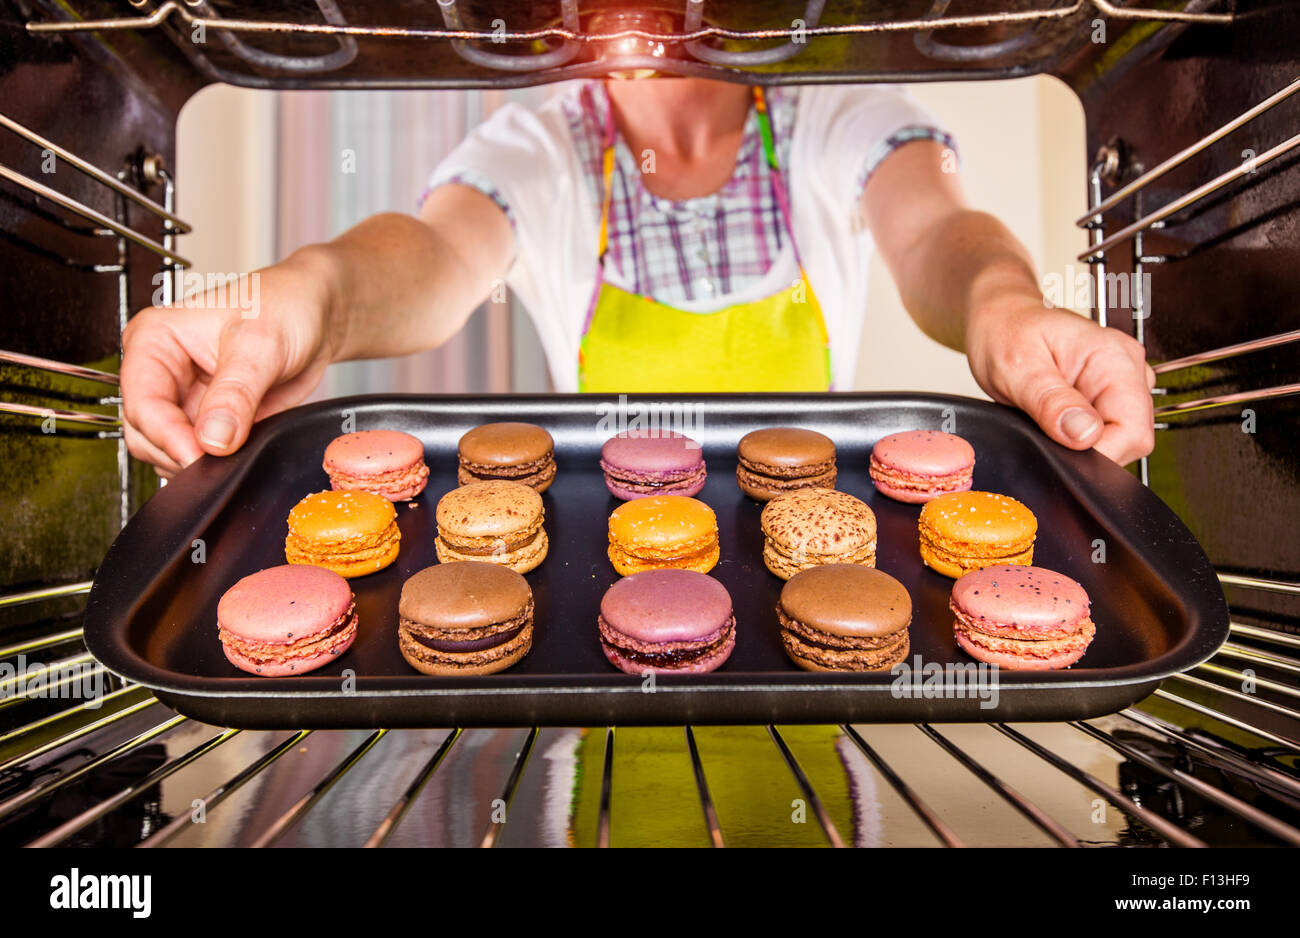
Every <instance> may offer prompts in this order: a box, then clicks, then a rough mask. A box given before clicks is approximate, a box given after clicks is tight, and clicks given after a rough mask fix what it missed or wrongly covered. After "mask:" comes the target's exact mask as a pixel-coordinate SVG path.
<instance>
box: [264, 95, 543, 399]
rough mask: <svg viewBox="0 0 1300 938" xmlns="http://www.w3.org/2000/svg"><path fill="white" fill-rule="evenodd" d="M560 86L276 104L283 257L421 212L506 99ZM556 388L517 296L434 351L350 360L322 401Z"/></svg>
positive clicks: (534, 99)
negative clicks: (423, 199)
mask: <svg viewBox="0 0 1300 938" xmlns="http://www.w3.org/2000/svg"><path fill="white" fill-rule="evenodd" d="M553 93H554V89H553V88H550V87H546V86H544V87H541V88H529V89H521V90H511V91H347V92H337V91H330V92H325V91H298V92H283V93H281V94H280V95H279V97H278V101H277V160H276V171H277V176H278V178H277V180H276V183H277V185H276V187H275V191H276V192H277V196H276V198H277V204H276V205H275V218H276V236H275V241H276V253H277V256H279V257H284V256H285V255H287V254H288V253H289V252H291V251H292V250H294V249H295V248H297V247H299V246H301V245H303V244H308V243H311V242H316V241H325V240H328V239H330V238H332V237H334V236H336V235H338V234H340V233H342V232H343V231H345V230H346V229H348V228H350V227H351V226H352V225H355V224H356V223H357V222H359V221H361V220H362V219H363V218H366V217H367V216H369V215H373V214H374V213H376V212H382V211H397V212H408V213H412V212H414V211H415V204H416V200H417V199H418V198H419V195H420V192H421V191H422V190H423V188H424V185H425V182H426V181H427V179H428V177H429V174H430V173H431V172H432V171H433V168H434V167H435V166H436V165H437V164H438V162H439V161H440V160H441V159H442V158H443V157H444V156H446V154H447V153H449V152H450V151H451V149H452V148H453V147H454V146H455V145H456V144H457V143H459V142H460V140H461V139H463V137H464V136H465V134H466V133H467V132H468V131H470V130H471V129H472V128H473V127H474V126H476V125H477V124H478V123H479V122H481V121H482V120H484V119H486V118H487V117H488V116H489V115H491V113H492V112H493V111H495V110H496V109H497V108H498V107H500V106H501V105H502V104H504V103H505V102H506V101H518V102H519V103H521V104H523V105H525V106H527V107H536V106H538V105H540V104H541V103H542V102H543V101H545V100H546V98H547V97H549V96H550V95H551V94H553ZM547 390H550V383H549V377H548V376H547V371H546V364H545V359H544V357H543V355H542V352H541V348H540V346H539V345H538V343H537V341H536V336H535V334H534V333H533V329H532V325H531V323H530V322H529V321H528V317H527V315H526V313H525V312H524V311H523V309H521V308H520V307H519V304H518V302H517V301H516V300H514V299H513V297H507V299H506V300H505V302H500V303H493V302H490V301H489V302H486V303H484V304H483V305H482V306H481V307H479V309H478V310H476V311H475V312H474V314H473V315H472V316H471V317H470V319H469V322H468V323H466V326H465V328H464V329H462V330H461V331H460V332H459V333H458V334H457V335H456V336H455V337H453V338H452V339H451V340H450V341H448V342H447V343H446V344H445V345H443V346H442V347H441V348H438V349H435V350H433V351H431V352H423V353H420V354H416V355H408V356H405V357H403V358H391V359H379V360H373V361H363V362H343V363H340V364H336V365H332V366H330V368H329V369H328V371H327V373H326V376H325V379H324V381H322V382H321V385H320V387H319V388H318V389H317V391H316V393H315V395H314V396H313V399H320V398H325V397H339V396H343V395H349V394H364V393H401V392H415V393H464V394H486V393H497V392H505V391H517V392H537V391H547Z"/></svg>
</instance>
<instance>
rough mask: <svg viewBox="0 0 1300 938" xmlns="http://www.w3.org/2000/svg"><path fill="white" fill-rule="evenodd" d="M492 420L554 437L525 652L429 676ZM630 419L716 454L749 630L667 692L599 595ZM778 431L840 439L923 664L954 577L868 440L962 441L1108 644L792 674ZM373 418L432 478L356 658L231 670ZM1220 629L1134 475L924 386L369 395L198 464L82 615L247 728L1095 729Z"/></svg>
mask: <svg viewBox="0 0 1300 938" xmlns="http://www.w3.org/2000/svg"><path fill="white" fill-rule="evenodd" d="M496 420H524V421H529V422H532V423H537V424H540V425H542V426H544V427H546V428H547V429H548V430H550V432H551V434H552V435H553V436H554V437H555V443H556V461H557V462H558V464H559V471H558V475H557V477H556V480H555V483H554V485H552V486H551V488H550V490H549V491H547V492H546V493H545V494H544V496H543V500H544V502H545V507H546V522H545V524H546V530H547V533H548V535H549V537H550V554H549V556H548V557H547V559H546V561H545V562H544V563H543V564H542V565H541V566H540V567H539V568H538V569H537V570H535V571H533V572H532V573H529V574H528V575H527V577H528V581H529V582H530V583H531V585H532V588H533V592H534V595H535V600H536V627H535V633H534V641H533V648H532V651H531V653H530V654H529V655H528V656H527V657H526V658H525V659H524V660H523V661H522V662H520V663H519V664H518V665H516V666H515V667H514V668H511V669H510V670H508V671H505V672H502V673H499V674H495V675H489V676H485V677H460V678H458V677H429V676H426V675H422V674H419V673H417V672H415V671H414V670H412V669H411V668H410V666H409V665H407V664H406V662H405V661H404V660H403V659H402V657H401V655H400V654H399V652H398V648H397V632H396V629H397V599H398V595H399V592H400V590H401V586H402V582H403V581H404V580H405V579H406V578H407V577H409V576H411V575H412V574H414V573H415V572H417V571H418V570H421V569H423V568H424V567H426V566H428V565H430V564H433V563H436V562H437V561H436V558H435V555H434V546H433V538H434V533H435V525H434V506H435V504H436V502H437V499H438V497H439V496H441V495H442V494H443V493H444V492H446V491H448V490H449V489H451V488H453V487H454V486H455V484H456V444H457V441H458V439H459V438H460V436H461V434H463V433H464V432H465V431H466V430H468V429H470V428H471V427H474V426H477V425H479V424H481V423H487V422H489V421H496ZM638 421H639V422H640V423H641V424H642V425H648V426H652V425H658V426H661V427H664V428H669V429H681V430H684V431H685V432H686V433H687V434H688V435H689V436H691V437H693V438H695V439H697V440H699V441H700V442H701V443H702V444H703V447H704V455H705V458H706V460H707V463H708V482H707V484H706V485H705V488H704V491H703V492H701V493H700V496H699V497H700V498H702V499H703V500H704V501H705V502H707V503H708V504H709V505H711V506H712V507H713V510H714V511H715V512H716V513H717V516H718V525H719V529H720V537H721V547H722V559H721V562H720V563H719V564H718V566H717V567H716V568H715V569H714V570H713V571H712V575H713V576H715V577H717V578H718V579H719V580H720V581H721V582H722V583H723V584H724V585H725V586H726V587H727V589H728V590H729V591H730V593H731V596H732V599H733V601H734V605H735V612H736V622H737V642H736V648H735V651H734V653H733V654H732V656H731V658H730V660H729V661H728V662H727V663H726V664H725V665H723V666H722V667H721V668H720V669H718V670H717V671H715V672H713V673H712V674H705V675H681V676H677V677H672V676H659V677H658V678H657V679H656V681H655V682H654V686H653V688H648V687H647V686H645V682H643V680H642V679H641V678H639V677H632V676H629V675H625V674H623V673H621V672H619V671H616V670H615V669H613V668H612V667H610V665H609V664H608V663H607V662H606V660H605V658H604V657H603V655H602V654H601V650H600V646H599V643H598V640H597V631H596V614H597V610H598V608H599V604H600V598H601V595H602V594H603V593H604V591H605V590H606V588H608V587H609V586H610V585H611V584H612V583H613V582H614V581H615V580H616V579H617V578H618V577H617V574H616V573H615V572H614V570H613V568H612V567H611V566H610V563H609V560H608V559H607V558H606V554H605V549H606V546H607V539H606V519H607V518H608V516H609V513H610V512H611V511H612V510H613V509H615V508H616V507H618V505H619V504H620V503H619V502H618V501H617V500H615V499H614V498H613V497H612V496H610V495H609V493H608V492H607V491H606V489H605V487H604V484H603V482H602V477H601V473H600V469H599V465H598V463H599V451H600V446H601V444H602V443H603V442H604V441H605V440H606V439H608V438H609V437H610V436H612V435H613V434H614V433H616V432H619V431H620V430H623V429H627V428H628V427H629V426H637V425H638ZM779 425H797V426H803V427H809V428H811V429H815V430H820V431H821V432H823V433H825V434H827V435H828V436H830V437H831V438H832V439H833V440H834V441H835V443H836V446H837V448H838V457H839V458H838V464H839V481H838V483H837V487H838V488H840V489H842V490H844V491H846V492H850V493H852V494H854V495H856V496H858V497H859V498H862V499H864V500H865V501H866V502H867V503H868V504H870V505H871V507H872V508H873V509H874V510H875V512H876V516H877V519H878V523H879V539H878V551H877V565H878V566H879V568H880V569H881V570H884V571H885V572H887V573H889V574H891V575H893V576H894V577H896V578H898V579H899V580H900V581H901V582H902V583H903V585H904V586H905V587H906V588H907V590H908V592H909V593H910V594H911V596H912V601H913V606H914V612H913V621H912V626H911V641H912V652H911V654H912V655H913V656H920V661H921V663H922V664H923V665H924V664H930V663H935V664H938V665H947V664H958V663H967V664H970V663H973V662H972V659H970V658H968V657H967V656H966V655H965V653H963V652H962V651H961V650H960V649H959V648H958V647H957V645H956V643H955V642H954V640H953V634H952V617H951V614H950V613H949V611H948V607H947V603H948V596H949V593H950V590H951V588H952V581H951V580H949V579H948V578H946V577H943V576H940V575H939V574H937V573H935V572H933V571H932V570H929V569H928V568H926V567H925V566H924V565H923V564H922V563H921V560H920V556H919V554H918V550H917V531H916V519H917V514H918V512H919V510H920V508H919V506H916V505H905V504H901V503H898V502H894V501H891V500H890V499H887V498H885V497H883V496H881V495H880V494H879V493H877V492H876V491H875V489H874V488H873V487H872V485H871V480H870V477H869V475H868V473H867V465H868V458H869V455H870V452H871V447H872V446H873V445H874V444H875V442H876V440H878V439H880V438H881V437H882V436H885V435H886V434H889V433H894V432H897V431H899V430H910V429H916V428H935V429H948V430H952V431H953V432H956V433H959V434H960V435H962V436H963V437H965V438H966V439H967V440H969V441H970V442H971V444H972V445H973V446H974V447H975V452H976V465H975V487H976V488H977V489H984V490H990V491H995V492H1003V493H1006V494H1008V495H1012V496H1014V497H1015V498H1017V499H1019V500H1020V501H1022V502H1024V503H1025V504H1026V505H1028V506H1029V508H1030V509H1032V510H1033V512H1034V513H1035V514H1036V515H1037V516H1038V523H1039V529H1038V530H1039V533H1038V541H1037V544H1036V545H1035V549H1034V562H1035V564H1037V565H1039V566H1044V567H1049V568H1051V569H1054V570H1058V571H1060V572H1062V573H1065V574H1067V575H1069V576H1071V577H1073V578H1075V579H1076V580H1078V581H1079V582H1080V583H1082V584H1083V586H1084V587H1085V588H1086V589H1087V591H1088V593H1089V594H1090V596H1091V597H1092V600H1093V618H1094V620H1095V621H1096V623H1097V636H1096V639H1095V640H1094V641H1093V643H1092V645H1091V647H1090V648H1089V649H1088V652H1087V654H1086V655H1085V656H1084V658H1083V659H1082V660H1081V661H1080V663H1079V664H1077V665H1076V666H1075V667H1073V668H1070V669H1068V670H1064V671H1053V672H1023V671H1022V672H1008V671H1002V672H1001V673H1000V674H998V675H997V677H996V681H997V683H996V688H995V687H994V686H993V685H992V684H989V683H984V684H979V683H976V684H975V686H974V687H972V686H970V683H969V672H967V673H963V674H958V672H957V671H956V670H955V669H947V668H945V672H944V676H943V678H942V679H939V678H936V677H934V676H933V665H932V666H931V669H930V671H929V672H927V671H925V670H921V671H919V672H918V673H914V674H913V677H914V679H915V680H913V681H907V680H900V675H895V674H891V673H888V672H886V673H869V674H826V673H811V672H806V671H803V670H800V669H799V668H797V667H795V665H794V664H792V663H791V662H790V660H789V659H788V658H787V657H786V656H785V654H784V652H783V650H782V646H781V642H780V638H779V636H778V632H777V621H776V614H775V605H776V602H777V597H778V594H779V592H780V589H781V586H782V585H783V583H782V581H781V580H780V579H778V578H777V577H775V576H773V575H772V574H770V573H769V572H768V571H767V569H766V568H765V567H764V566H763V561H762V534H761V532H760V529H759V513H760V511H761V509H762V505H761V504H759V503H757V502H755V501H752V500H751V499H749V498H747V497H746V496H745V495H743V494H742V493H741V491H740V490H739V489H738V488H737V486H736V480H735V466H736V456H735V453H736V444H737V442H738V441H739V440H740V438H741V436H743V435H744V434H745V433H747V432H748V431H750V430H753V429H756V428H758V427H764V426H779ZM377 428H391V429H397V430H405V431H407V432H408V433H412V434H414V435H415V436H417V437H419V438H420V439H422V440H423V441H424V444H425V448H426V452H427V459H428V462H429V465H430V470H431V471H430V477H429V486H428V489H427V490H426V491H425V492H424V494H422V495H421V496H420V497H419V498H418V499H417V500H416V502H415V503H414V504H413V505H411V506H409V507H408V506H407V505H403V504H399V505H398V524H399V526H400V528H401V532H402V547H401V554H400V555H399V557H398V558H397V560H396V562H395V563H394V564H393V565H392V566H390V567H389V568H388V569H386V570H383V571H380V572H379V573H375V574H372V575H370V576H366V577H362V578H360V579H354V580H352V581H350V582H351V584H352V588H353V590H354V591H355V593H356V597H357V610H358V613H359V617H360V629H359V634H358V637H357V640H356V642H355V644H354V645H353V647H352V648H351V649H350V650H349V651H348V652H346V653H345V654H344V655H341V656H340V657H339V658H338V659H337V661H335V662H332V663H331V665H330V666H328V667H327V668H324V669H321V670H319V671H316V672H313V673H311V674H307V675H303V676H301V677H291V678H269V679H268V678H257V677H254V676H251V675H248V674H245V673H244V672H241V671H238V670H236V669H235V668H234V667H232V666H231V665H230V664H229V663H228V662H227V661H226V659H225V657H224V656H223V654H222V651H221V647H220V644H219V643H218V641H217V627H216V606H217V601H218V600H219V599H220V597H221V594H222V593H223V592H224V591H225V590H226V589H228V588H229V587H230V586H231V585H232V584H233V583H235V581H236V580H238V579H240V578H241V577H243V576H246V575H248V574H250V573H253V572H255V571H257V570H260V569H262V568H264V567H269V566H274V565H276V564H281V563H283V562H284V553H283V549H284V537H285V533H286V523H285V519H286V517H287V516H288V513H289V509H290V508H292V507H293V505H294V504H295V503H296V502H297V501H298V500H299V499H300V498H302V497H303V496H304V495H307V494H308V493H311V492H316V491H320V490H321V489H323V488H327V487H328V481H327V478H326V476H325V473H324V472H323V471H322V469H321V455H322V453H323V451H324V449H325V446H326V444H327V443H328V442H329V441H330V440H331V439H332V438H333V437H335V436H337V435H338V434H339V433H342V432H344V431H345V430H350V429H359V430H364V429H377ZM199 541H201V542H202V545H201V550H200V546H199V545H198V544H197V543H196V542H199ZM1103 551H1104V561H1105V562H1104V563H1102V562H1097V561H1099V560H1101V559H1103ZM200 558H201V559H202V560H203V561H204V562H202V563H198V562H196V560H197V559H200ZM1227 634H1228V612H1227V606H1226V604H1225V602H1224V598H1223V594H1222V592H1221V590H1220V588H1219V586H1218V583H1217V580H1216V578H1215V575H1214V571H1213V569H1212V568H1211V566H1210V563H1209V561H1208V560H1207V559H1206V556H1205V554H1204V552H1203V551H1202V550H1201V548H1200V546H1199V545H1198V544H1197V542H1196V540H1195V539H1194V538H1193V537H1192V535H1191V533H1190V532H1188V530H1187V528H1186V527H1184V526H1183V524H1182V523H1181V522H1180V521H1179V519H1178V518H1177V517H1176V516H1175V515H1174V513H1173V512H1172V511H1171V510H1170V509H1169V508H1168V507H1167V506H1166V505H1165V504H1164V503H1163V502H1162V501H1161V500H1160V499H1159V498H1158V497H1157V496H1156V495H1154V494H1153V493H1151V492H1150V491H1148V490H1147V489H1146V488H1144V487H1143V486H1142V485H1141V484H1140V483H1139V482H1138V480H1137V479H1135V478H1134V477H1133V476H1132V475H1130V474H1129V473H1127V472H1125V471H1124V470H1123V469H1121V468H1120V467H1119V466H1116V465H1115V464H1114V463H1112V462H1110V461H1109V460H1107V459H1106V458H1104V457H1102V456H1100V455H1098V454H1096V453H1094V452H1083V453H1078V452H1073V451H1071V450H1068V449H1066V448H1064V447H1062V446H1059V445H1057V444H1056V443H1053V442H1052V441H1051V440H1049V439H1048V438H1047V437H1045V436H1044V435H1043V434H1042V433H1041V431H1039V430H1038V429H1037V428H1036V427H1035V426H1034V425H1033V423H1032V422H1031V421H1029V420H1028V419H1027V418H1026V417H1025V416H1024V415H1023V414H1021V413H1019V412H1018V411H1015V410H1012V409H1010V408H1007V407H1003V406H1000V405H997V404H991V403H987V402H984V401H978V400H972V399H969V398H959V397H943V396H937V395H923V394H907V395H898V394H892V395H891V394H849V393H841V394H818V395H696V396H681V395H675V396H674V395H669V396H654V397H649V396H629V397H625V398H611V397H602V396H592V395H547V396H531V397H530V396H513V395H511V396H492V397H479V398H469V397H459V396H384V397H376V396H367V397H354V398H348V399H340V400H331V401H325V402H322V403H317V404H311V405H308V406H304V407H299V408H296V409H294V410H290V411H286V412H284V413H282V414H279V415H277V416H275V417H272V418H270V419H268V420H265V421H263V422H262V423H260V424H258V425H257V427H256V428H255V430H254V432H253V434H252V437H251V438H250V440H249V441H248V443H247V444H246V445H245V446H244V447H243V449H241V450H240V451H239V452H238V453H237V454H235V455H233V456H229V457H225V458H220V459H218V458H214V457H210V456H205V457H203V458H202V459H200V460H198V461H197V462H196V463H194V464H193V465H192V466H190V467H189V468H188V469H186V470H185V471H184V472H182V473H181V474H180V475H179V476H177V477H176V478H175V479H174V480H173V481H172V482H171V483H170V484H169V485H167V486H166V487H165V488H163V489H162V490H161V491H160V492H158V494H157V495H155V496H154V497H153V498H152V499H151V500H150V501H149V502H148V503H147V504H146V505H144V507H143V508H141V509H140V511H139V512H137V513H136V515H135V517H134V518H132V519H131V521H130V523H129V524H128V525H127V526H126V528H125V529H124V530H123V531H122V533H121V535H120V536H119V537H118V538H117V540H116V542H115V543H114V544H113V546H112V548H111V549H110V550H109V552H108V555H107V556H106V557H105V558H104V562H103V564H102V565H101V567H100V569H99V572H98V574H97V576H96V577H95V582H94V587H93V589H92V590H91V592H90V596H89V600H88V605H87V608H86V616H85V635H86V645H87V647H88V648H89V650H90V651H91V652H92V653H93V654H94V655H95V657H96V658H98V659H99V660H100V661H102V662H103V663H104V665H105V666H107V667H108V668H109V669H110V670H111V671H113V672H115V673H117V674H119V675H121V676H122V677H124V678H127V679H129V680H132V681H137V682H139V683H140V684H143V685H145V686H146V687H149V688H152V689H153V690H154V691H155V692H156V694H157V696H158V697H159V698H160V699H161V700H162V701H164V702H165V703H167V704H168V705H170V706H172V707H174V708H175V709H176V710H178V711H180V712H181V713H183V714H185V715H187V716H190V717H193V718H195V719H198V720H202V721H205V722H208V723H213V724H220V725H225V726H234V727H246V728H299V727H303V728H326V727H335V728H346V727H398V726H403V727H421V726H448V725H463V726H475V725H477V726H484V725H490V726H509V725H593V724H596V725H603V724H612V723H622V724H650V725H654V724H660V725H662V724H682V723H714V724H717V723H729V724H736V723H772V722H779V723H811V722H817V723H821V722H835V723H839V722H847V721H853V722H895V721H919V720H940V721H1002V720H1068V719H1082V718H1086V717H1092V716H1098V715H1101V714H1104V713H1111V712H1114V711H1116V710H1119V709H1121V708H1123V707H1125V706H1128V705H1130V704H1132V703H1134V702H1136V701H1138V700H1140V699H1141V698H1143V697H1144V696H1146V695H1147V694H1148V693H1150V692H1151V691H1152V690H1153V689H1154V688H1155V687H1156V686H1157V685H1158V684H1159V682H1160V680H1161V679H1162V678H1164V677H1167V676H1169V675H1171V674H1174V673H1175V672H1178V671H1183V670H1186V669H1187V668H1190V667H1192V666H1194V665H1196V664H1199V663H1200V662H1202V661H1204V660H1205V659H1206V658H1208V657H1210V655H1212V654H1213V653H1214V651H1215V650H1216V649H1217V648H1218V646H1219V645H1220V644H1221V643H1222V642H1223V640H1224V639H1225V638H1226V637H1227ZM915 663H916V659H915V658H912V659H911V660H910V661H909V664H915ZM985 677H986V678H987V677H988V675H987V674H986V675H985ZM900 685H906V688H907V690H908V693H903V692H902V690H903V688H902V687H901V686H900ZM995 689H996V694H995V693H994V691H995ZM994 704H995V705H994Z"/></svg>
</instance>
